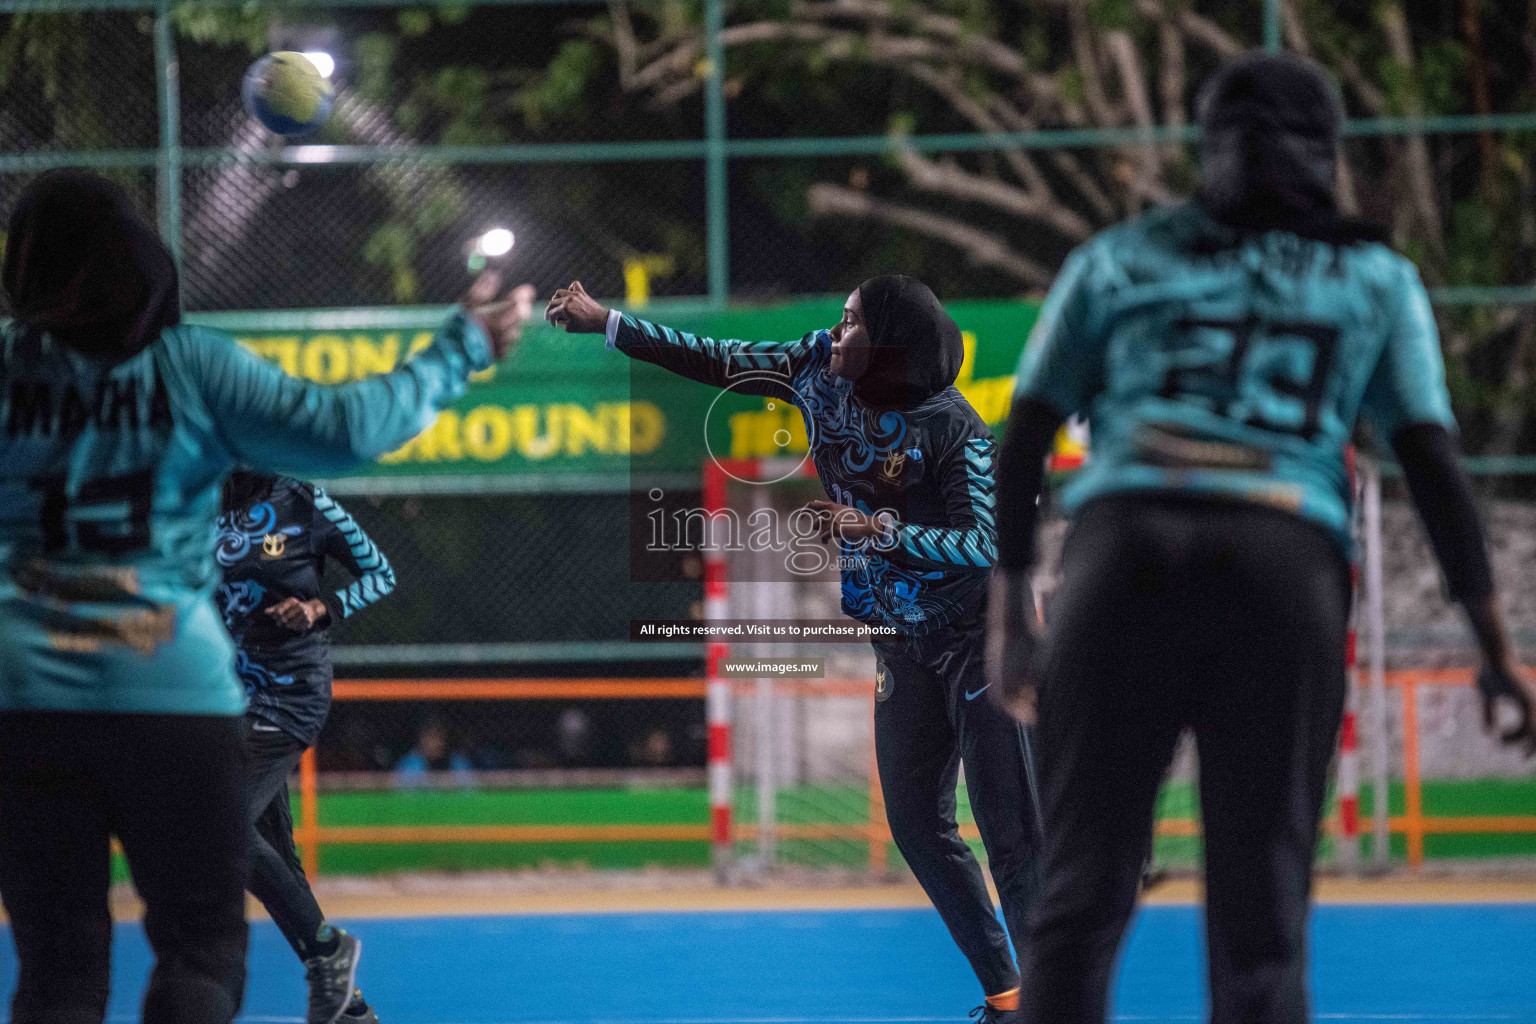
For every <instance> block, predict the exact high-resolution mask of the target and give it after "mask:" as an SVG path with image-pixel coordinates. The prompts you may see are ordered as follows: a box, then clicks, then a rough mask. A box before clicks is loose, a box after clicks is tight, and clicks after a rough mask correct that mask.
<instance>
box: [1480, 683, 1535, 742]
mask: <svg viewBox="0 0 1536 1024" xmlns="http://www.w3.org/2000/svg"><path fill="white" fill-rule="evenodd" d="M1477 689H1478V692H1479V693H1481V694H1482V698H1483V728H1484V729H1485V730H1487V731H1488V732H1491V733H1497V734H1498V737H1499V739H1500V740H1501V741H1503V742H1504V743H1506V744H1509V745H1511V746H1515V745H1518V746H1519V747H1520V748H1521V750H1522V751H1523V752H1524V753H1525V756H1526V757H1531V756H1533V755H1536V683H1533V682H1532V680H1531V677H1530V675H1529V674H1528V673H1527V672H1526V671H1525V670H1524V669H1522V668H1521V667H1520V666H1519V665H1517V664H1515V663H1514V661H1513V660H1512V659H1506V660H1505V662H1504V663H1503V664H1485V665H1484V666H1483V669H1482V671H1481V672H1479V673H1478V674H1477ZM1501 705H1508V706H1512V707H1513V708H1514V710H1515V713H1516V714H1517V715H1518V720H1517V721H1516V722H1515V723H1514V724H1513V725H1511V726H1509V727H1508V728H1500V723H1499V714H1500V713H1499V708H1500V706H1501Z"/></svg>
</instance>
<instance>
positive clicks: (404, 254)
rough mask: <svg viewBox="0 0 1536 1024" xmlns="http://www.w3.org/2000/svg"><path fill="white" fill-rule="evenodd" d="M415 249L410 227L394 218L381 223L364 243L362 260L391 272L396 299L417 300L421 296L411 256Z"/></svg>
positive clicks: (391, 285)
mask: <svg viewBox="0 0 1536 1024" xmlns="http://www.w3.org/2000/svg"><path fill="white" fill-rule="evenodd" d="M415 250H416V239H415V237H414V234H413V232H412V231H411V229H410V227H409V226H408V225H406V224H402V223H400V222H399V221H395V220H391V221H387V222H385V223H383V224H380V225H379V226H378V227H377V228H375V229H374V232H373V234H372V235H370V236H369V237H368V240H367V241H366V242H364V243H363V253H362V255H363V262H364V263H367V264H368V265H369V266H371V267H378V268H379V269H381V270H385V271H388V272H389V276H390V292H391V295H392V297H393V298H394V300H395V301H396V302H400V303H410V302H415V301H417V299H418V298H419V296H420V289H419V287H418V282H417V279H416V271H415V269H414V268H413V267H412V259H411V258H412V256H413V255H414V253H415Z"/></svg>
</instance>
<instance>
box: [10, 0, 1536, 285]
mask: <svg viewBox="0 0 1536 1024" xmlns="http://www.w3.org/2000/svg"><path fill="white" fill-rule="evenodd" d="M194 2H200V3H208V4H221V3H226V4H233V3H237V2H239V0H194ZM465 2H467V3H469V4H473V5H475V6H519V5H533V4H566V3H572V2H576V0H465ZM702 2H703V3H704V10H705V30H706V32H707V34H708V35H707V46H706V51H705V70H706V77H705V83H704V124H703V126H702V129H703V131H702V135H701V137H700V138H698V139H683V140H658V141H655V142H624V143H581V144H564V143H551V144H527V145H506V146H411V147H375V146H314V145H300V146H288V147H284V148H282V149H277V150H273V151H267V152H261V153H237V152H235V151H232V150H226V149H207V148H197V149H188V148H183V147H182V145H181V138H180V136H181V129H180V124H179V109H180V93H179V89H178V81H177V76H178V72H177V62H176V47H175V39H174V33H173V29H172V25H171V17H170V14H171V10H172V9H173V8H174V7H176V6H177V3H175V2H173V0H0V14H25V13H64V12H81V11H150V12H153V13H154V15H155V31H154V39H155V63H156V78H157V90H156V91H157V96H158V106H159V111H160V139H159V146H158V148H156V149H152V150H142V149H133V150H129V149H124V150H98V151H91V152H49V153H0V173H16V172H34V171H44V170H48V169H50V168H53V167H61V166H72V167H95V168H102V167H143V168H151V167H152V168H155V170H156V172H157V177H158V199H159V222H160V230H161V232H162V233H163V234H164V235H165V237H166V238H167V239H169V240H170V243H171V246H172V249H173V251H174V252H175V254H176V256H177V259H178V260H179V259H180V256H181V251H180V250H181V171H182V169H183V168H185V167H189V166H191V167H195V166H207V165H210V164H219V163H227V162H237V161H246V162H264V163H275V164H279V165H289V164H292V165H304V164H317V163H326V164H363V163H374V162H380V161H384V160H390V159H395V158H398V157H400V156H402V155H406V154H409V155H410V156H411V157H412V158H413V159H417V160H422V159H425V160H432V161H439V162H443V163H458V164H468V165H474V164H481V165H484V164H506V163H513V164H521V163H588V162H594V161H649V160H679V159H693V160H703V161H704V163H705V183H706V184H705V189H706V196H705V211H706V239H707V242H706V250H707V257H708V267H709V275H708V279H709V294H708V296H707V301H708V302H709V303H710V304H711V305H715V306H721V305H724V304H725V303H726V302H727V301H728V299H729V297H730V236H729V231H728V199H729V197H728V193H727V188H728V181H727V174H726V171H727V168H728V165H729V162H730V161H731V160H732V159H737V158H742V157H814V156H851V155H865V154H879V153H888V152H892V151H894V150H896V149H898V148H900V147H911V148H914V149H917V150H920V151H924V152H964V151H974V150H987V149H999V148H1003V147H1010V148H1011V147H1026V148H1031V149H1040V148H1050V147H1078V148H1094V147H1102V146H1137V145H1141V146H1149V145H1165V144H1168V143H1171V142H1190V141H1193V140H1195V139H1197V138H1198V137H1199V133H1198V129H1196V128H1193V127H1187V128H1182V129H1168V128H1154V129H1151V130H1145V129H1138V128H1127V129H1085V130H1041V131H1033V132H1022V133H970V134H963V133H962V134H943V135H910V136H894V135H882V136H854V137H847V138H790V139H732V138H730V137H729V135H728V133H727V130H726V120H725V92H724V80H723V69H724V47H723V45H722V44H721V39H720V33H721V31H722V29H723V27H724V24H725V0H702ZM420 3H421V0H290V2H289V3H288V6H290V7H293V8H305V7H308V8H316V7H330V8H336V7H407V6H419V5H420ZM1255 6H1261V11H1260V13H1261V14H1262V19H1263V20H1262V38H1263V43H1264V47H1265V49H1267V50H1270V51H1278V50H1279V49H1281V46H1282V38H1281V35H1282V34H1281V0H1255ZM1344 131H1345V134H1346V135H1350V136H1379V135H1406V134H1416V135H1444V134H1470V133H1476V132H1487V131H1536V112H1532V113H1510V114H1495V115H1488V116H1437V117H1399V118H1380V119H1369V120H1353V121H1350V122H1348V123H1347V124H1346V125H1345V129H1344ZM1432 298H1433V299H1434V301H1435V302H1436V303H1438V304H1441V305H1484V304H1499V305H1510V304H1528V303H1533V302H1536V284H1533V285H1531V286H1520V287H1504V288H1484V287H1465V288H1442V289H1438V290H1437V291H1435V292H1434V293H1433V294H1432Z"/></svg>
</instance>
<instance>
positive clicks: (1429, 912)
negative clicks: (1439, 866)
mask: <svg viewBox="0 0 1536 1024" xmlns="http://www.w3.org/2000/svg"><path fill="white" fill-rule="evenodd" d="M342 923H344V924H345V923H346V922H342ZM348 927H349V928H351V930H353V931H354V932H355V933H356V934H358V935H359V936H361V937H362V939H363V944H364V948H363V959H362V969H361V972H360V975H359V980H360V982H361V983H362V985H363V987H364V990H365V991H366V992H367V994H368V997H369V999H370V1001H372V1002H373V1003H374V1004H375V1005H376V1006H377V1007H378V1008H379V1011H380V1014H381V1017H382V1020H383V1021H384V1024H536V1022H538V1024H554V1022H570V1024H823V1022H825V1024H875V1022H881V1021H892V1022H912V1024H918V1022H923V1024H926V1022H939V1021H951V1022H956V1024H961V1022H964V1021H965V1019H966V1012H967V1011H968V1010H969V1009H970V1008H971V1007H972V1006H975V1005H976V1004H977V1003H978V1002H980V998H979V993H978V990H977V987H976V984H975V982H974V980H973V979H972V978H971V975H970V972H969V970H968V969H967V967H966V964H965V962H964V961H963V960H962V959H961V957H960V954H959V953H958V952H957V951H956V950H955V948H954V946H953V945H952V944H951V943H950V941H949V938H948V936H947V934H946V933H945V931H944V928H943V926H942V925H941V924H940V922H939V919H938V917H937V915H935V914H934V913H933V912H932V911H929V910H836V911H748V912H704V913H676V914H654V913H646V914H628V913H625V914H582V915H556V916H527V917H467V918H466V917H457V918H413V919H369V920H363V921H357V922H355V923H352V924H349V925H348ZM1313 931H1314V946H1313V948H1314V957H1313V963H1314V967H1313V978H1314V994H1315V999H1316V1008H1317V1015H1318V1019H1319V1020H1324V1021H1346V1022H1348V1021H1361V1022H1365V1021H1391V1022H1399V1024H1414V1022H1424V1024H1430V1022H1452V1021H1454V1022H1462V1024H1477V1022H1494V1021H1498V1022H1515V1024H1536V905H1507V906H1505V905H1471V906H1465V905H1457V906H1444V905H1440V906H1325V907H1320V908H1318V910H1317V911H1316V914H1315V916H1314V929H1313ZM114 954H115V984H114V992H113V999H112V1008H111V1018H112V1019H114V1020H134V1019H137V1018H136V1009H137V1002H138V996H139V992H140V991H141V990H142V986H143V982H144V976H145V973H146V971H147V969H148V952H147V949H146V947H145V944H144V938H143V932H142V931H141V930H140V929H139V927H138V926H136V925H123V926H120V927H119V928H118V931H117V937H116V945H115V949H114ZM1200 964H1201V939H1200V932H1199V918H1198V916H1197V911H1196V910H1195V908H1192V907H1150V908H1147V909H1145V910H1143V911H1142V913H1141V915H1140V917H1139V918H1138V920H1137V924H1136V927H1135V930H1134V933H1133V935H1132V938H1131V940H1130V943H1129V946H1128V949H1127V951H1126V955H1125V958H1124V962H1123V965H1122V969H1121V973H1120V980H1119V984H1118V990H1117V994H1116V1001H1115V1006H1116V1010H1115V1012H1116V1014H1117V1016H1118V1017H1119V1018H1120V1019H1122V1020H1133V1021H1190V1020H1199V1019H1201V1015H1202V1010H1203V1006H1204V997H1203V995H1202V982H1201V976H1200ZM14 977H15V957H14V950H13V947H12V946H11V943H10V941H9V937H8V936H7V937H6V938H5V939H4V940H3V941H0V991H3V992H4V993H5V998H6V999H7V1000H8V999H9V993H10V991H11V988H12V985H13V980H14ZM303 996H304V990H303V980H302V976H301V970H300V968H299V965H298V963H297V962H296V961H295V960H294V958H293V955H292V953H291V952H290V951H289V950H288V947H287V946H286V945H285V944H284V943H283V940H282V938H281V936H279V935H278V933H277V931H276V929H275V928H273V927H272V926H271V925H270V924H268V923H266V922H262V923H260V924H257V925H255V926H254V927H253V929H252V949H251V975H250V986H249V989H248V991H247V995H246V1003H245V1011H244V1013H245V1015H244V1017H243V1018H242V1019H243V1020H245V1021H250V1022H288V1021H302V1020H303ZM0 1019H3V1017H0Z"/></svg>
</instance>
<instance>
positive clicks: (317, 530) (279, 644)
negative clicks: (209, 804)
mask: <svg viewBox="0 0 1536 1024" xmlns="http://www.w3.org/2000/svg"><path fill="white" fill-rule="evenodd" d="M214 557H215V559H216V560H217V561H218V563H219V567H220V568H221V569H222V570H223V573H224V582H223V585H221V586H220V587H219V589H218V591H217V592H216V594H215V601H216V602H217V604H218V607H219V612H220V614H222V615H223V616H224V624H225V626H226V627H228V629H229V632H230V634H231V636H233V637H234V640H235V658H236V668H237V670H238V673H239V676H240V679H241V681H242V682H243V683H244V684H245V690H246V696H247V698H248V699H249V701H250V714H252V715H255V716H256V717H258V718H260V719H262V720H263V721H265V722H267V723H269V724H271V725H273V726H276V727H277V728H280V729H282V730H283V731H284V732H287V733H290V734H292V735H293V736H294V737H296V738H297V739H299V740H300V741H302V742H303V743H305V744H309V743H313V742H314V741H315V738H316V737H317V736H318V735H319V734H320V727H321V726H322V725H324V724H325V716H326V715H327V714H328V713H329V711H330V706H331V679H332V673H331V641H330V630H329V626H330V624H331V623H333V622H338V621H340V620H342V619H344V618H347V617H348V616H350V615H353V614H355V613H356V612H357V611H359V610H361V609H363V608H366V607H367V606H368V605H370V604H372V603H373V602H375V601H377V600H378V599H379V598H381V597H383V596H384V595H386V594H388V593H389V592H390V591H392V590H394V589H395V573H394V570H393V569H391V568H390V565H389V561H388V560H387V559H386V558H385V557H384V555H383V553H382V552H380V551H379V549H378V547H377V546H375V545H374V543H373V541H372V540H370V539H369V537H368V535H367V534H365V533H364V532H363V531H362V529H361V528H360V527H359V526H358V525H357V523H355V522H353V520H352V517H351V516H349V515H347V513H346V511H345V510H344V509H343V508H342V507H341V506H340V505H338V504H336V502H335V501H333V500H331V498H330V496H329V495H327V494H326V493H325V491H323V490H321V489H320V488H318V487H316V486H315V485H314V484H310V483H305V482H304V481H302V480H294V479H291V478H289V477H278V478H277V481H276V482H275V483H274V484H273V485H272V489H271V491H270V493H268V494H267V495H266V496H265V498H264V499H263V500H261V501H258V502H255V503H254V504H253V505H251V506H250V507H249V508H246V509H240V510H236V511H232V512H226V513H224V514H223V515H221V516H220V517H219V521H218V526H217V534H216V541H215V549H214ZM328 557H329V558H334V559H336V560H337V561H339V562H340V563H341V564H342V565H343V566H344V567H345V568H346V569H347V571H348V572H350V573H351V574H352V575H353V576H355V577H356V578H357V582H355V583H353V584H351V585H350V586H348V587H346V588H345V589H343V590H338V591H335V592H323V591H322V590H321V586H320V581H321V577H322V574H323V573H324V570H325V560H326V558H328ZM290 597H296V598H298V599H299V600H301V601H316V600H318V601H323V602H324V603H325V608H326V612H327V613H328V615H327V617H326V618H323V619H321V620H320V621H319V622H317V623H316V624H315V627H314V628H313V629H311V630H310V631H309V632H307V633H294V632H293V631H292V630H289V629H286V628H284V627H283V626H281V625H279V624H278V623H277V621H276V620H275V619H273V618H272V617H271V616H270V615H268V614H267V612H266V610H267V609H268V608H271V607H273V606H275V605H278V604H281V603H282V602H283V601H284V600H286V599H287V598H290Z"/></svg>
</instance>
